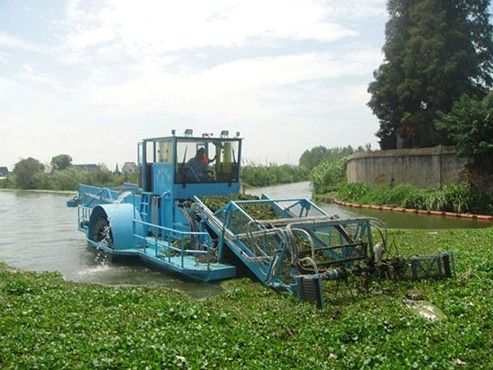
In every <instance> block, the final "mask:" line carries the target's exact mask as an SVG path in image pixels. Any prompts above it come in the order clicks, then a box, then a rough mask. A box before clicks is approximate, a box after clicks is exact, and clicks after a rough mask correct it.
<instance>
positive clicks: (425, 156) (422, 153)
mask: <svg viewBox="0 0 493 370" xmlns="http://www.w3.org/2000/svg"><path fill="white" fill-rule="evenodd" d="M465 164H466V159H464V158H462V157H458V156H457V155H456V154H455V152H454V151H453V150H451V149H448V148H444V147H442V146H437V147H434V148H421V149H396V150H381V151H375V152H363V153H355V154H353V155H351V156H349V157H348V161H347V180H348V182H360V183H366V184H390V183H391V182H392V179H394V180H393V182H394V183H395V184H399V183H408V184H412V185H416V186H419V187H424V188H425V187H437V186H441V185H445V184H450V183H457V182H459V181H461V180H462V179H463V178H462V176H463V172H464V166H465Z"/></svg>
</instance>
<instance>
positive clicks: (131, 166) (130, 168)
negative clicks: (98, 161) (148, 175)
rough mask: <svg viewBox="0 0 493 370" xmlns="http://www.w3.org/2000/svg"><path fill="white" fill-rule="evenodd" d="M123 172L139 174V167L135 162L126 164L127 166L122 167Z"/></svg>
mask: <svg viewBox="0 0 493 370" xmlns="http://www.w3.org/2000/svg"><path fill="white" fill-rule="evenodd" d="M122 172H123V173H134V172H137V165H136V164H135V162H125V164H124V165H123V167H122Z"/></svg>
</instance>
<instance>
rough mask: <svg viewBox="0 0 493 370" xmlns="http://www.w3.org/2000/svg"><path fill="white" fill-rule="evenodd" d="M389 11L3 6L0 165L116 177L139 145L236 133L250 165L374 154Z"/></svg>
mask: <svg viewBox="0 0 493 370" xmlns="http://www.w3.org/2000/svg"><path fill="white" fill-rule="evenodd" d="M386 20H387V14H386V11H385V1H384V0H344V1H342V0H325V1H318V0H245V1H243V0H208V1H201V0H196V1H191V0H180V1H167V0H159V1H150V0H149V1H147V0H139V1H134V0H132V1H126V0H97V1H96V0H94V1H91V0H85V1H76V0H74V1H72V0H68V1H61V0H38V1H22V0H0V166H8V167H9V169H12V168H13V165H14V164H15V163H16V162H17V161H19V160H20V159H23V158H27V157H34V158H36V159H38V160H40V161H41V162H43V163H49V162H50V160H51V158H52V157H53V156H55V155H57V154H61V153H66V154H69V155H71V156H72V157H73V160H74V163H106V164H107V166H108V168H111V169H113V168H114V166H115V164H116V163H119V165H120V166H121V165H122V164H123V163H124V162H126V161H136V159H137V158H136V151H137V149H136V148H137V142H138V141H139V140H141V139H143V138H146V137H159V136H168V135H169V134H170V132H171V130H172V129H176V132H177V133H182V132H183V131H184V130H185V129H186V128H192V129H193V130H194V132H195V133H196V134H199V135H200V134H201V133H203V132H207V133H208V132H212V133H214V134H215V135H218V134H219V132H220V131H221V130H229V131H230V132H231V133H234V132H236V131H239V132H240V133H241V137H243V138H244V139H245V140H244V147H243V158H244V159H246V160H248V161H250V162H257V163H265V162H275V163H279V164H280V163H286V162H289V163H291V164H296V163H297V161H298V158H299V157H300V155H301V154H302V153H303V152H304V151H305V150H306V149H309V148H311V147H314V146H317V145H324V146H327V147H333V146H346V145H353V146H358V145H364V144H365V143H371V144H372V146H373V147H374V148H375V147H377V146H378V145H377V139H376V138H375V135H374V134H375V132H376V131H377V128H378V120H377V118H376V117H375V116H373V115H372V113H371V110H370V109H369V108H368V106H367V105H366V103H367V102H368V100H369V95H368V93H367V87H368V83H369V82H371V80H372V73H373V71H374V70H375V69H376V68H378V66H379V65H380V63H381V62H382V61H383V54H382V52H381V48H382V45H383V43H384V27H385V22H386Z"/></svg>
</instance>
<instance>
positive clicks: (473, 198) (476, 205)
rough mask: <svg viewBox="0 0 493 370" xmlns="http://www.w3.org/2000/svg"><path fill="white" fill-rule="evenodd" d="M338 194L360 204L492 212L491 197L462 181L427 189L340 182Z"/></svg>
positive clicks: (404, 185)
mask: <svg viewBox="0 0 493 370" xmlns="http://www.w3.org/2000/svg"><path fill="white" fill-rule="evenodd" d="M337 198H338V199H340V200H345V201H350V202H356V203H360V204H379V205H388V206H397V207H405V208H416V209H425V210H434V211H451V212H475V213H487V214H493V200H492V199H491V197H490V196H488V195H487V194H480V193H478V192H477V191H475V190H474V189H473V188H472V187H471V186H469V185H467V184H464V183H462V184H449V185H444V186H443V187H442V188H429V189H421V188H418V187H415V186H412V185H409V184H399V185H396V186H390V185H380V186H375V185H367V184H356V183H354V184H353V183H352V184H348V183H345V184H341V185H340V187H339V189H338V191H337Z"/></svg>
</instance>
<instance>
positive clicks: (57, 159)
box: [51, 154, 72, 171]
mask: <svg viewBox="0 0 493 370" xmlns="http://www.w3.org/2000/svg"><path fill="white" fill-rule="evenodd" d="M51 165H52V167H53V169H54V170H58V171H62V170H64V169H66V168H67V167H70V166H71V165H72V157H71V156H69V155H68V154H59V155H56V156H54V157H53V158H51Z"/></svg>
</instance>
